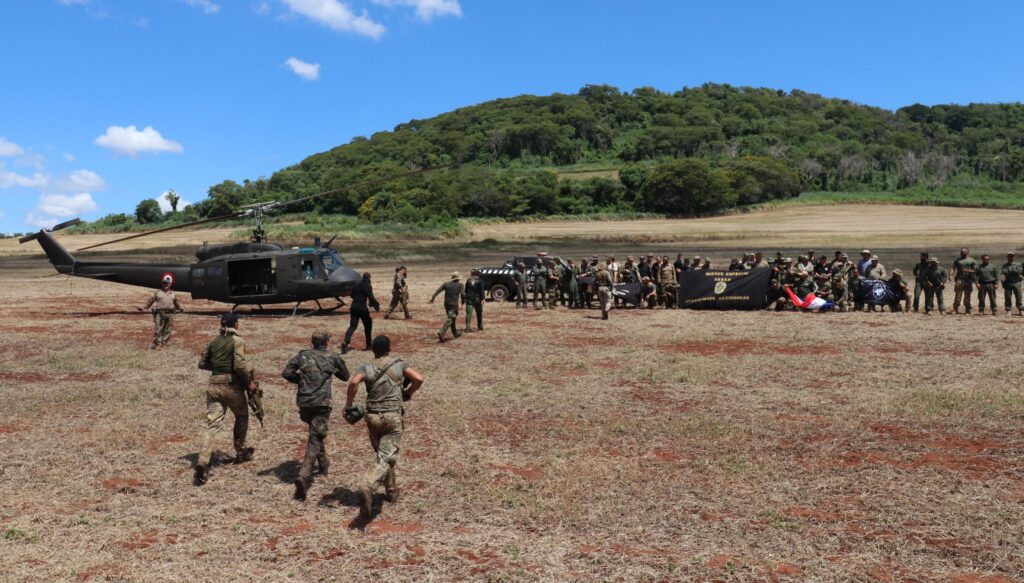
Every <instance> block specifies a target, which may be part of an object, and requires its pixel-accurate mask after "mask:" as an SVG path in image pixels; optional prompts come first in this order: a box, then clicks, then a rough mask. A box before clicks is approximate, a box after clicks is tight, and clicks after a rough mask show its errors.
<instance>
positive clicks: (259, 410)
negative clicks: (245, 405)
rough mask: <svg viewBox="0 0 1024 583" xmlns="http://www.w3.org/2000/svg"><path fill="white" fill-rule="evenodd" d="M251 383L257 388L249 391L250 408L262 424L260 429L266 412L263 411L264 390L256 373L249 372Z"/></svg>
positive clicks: (253, 371)
mask: <svg viewBox="0 0 1024 583" xmlns="http://www.w3.org/2000/svg"><path fill="white" fill-rule="evenodd" d="M249 383H250V384H251V385H252V386H254V387H255V388H253V389H251V390H249V398H248V399H247V400H248V401H249V408H250V409H252V413H253V415H255V416H256V419H257V420H259V422H260V427H263V416H264V414H265V411H264V409H263V389H262V388H261V387H260V382H259V381H258V380H257V379H256V371H255V370H251V371H249Z"/></svg>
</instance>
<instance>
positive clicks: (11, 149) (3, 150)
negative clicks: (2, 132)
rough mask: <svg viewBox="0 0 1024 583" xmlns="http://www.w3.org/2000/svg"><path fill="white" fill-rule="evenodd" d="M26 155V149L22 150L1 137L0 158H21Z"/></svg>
mask: <svg viewBox="0 0 1024 583" xmlns="http://www.w3.org/2000/svg"><path fill="white" fill-rule="evenodd" d="M24 153H25V148H22V147H21V146H19V145H18V144H15V143H14V142H12V141H10V140H8V139H7V138H4V137H0V156H21V155H22V154H24Z"/></svg>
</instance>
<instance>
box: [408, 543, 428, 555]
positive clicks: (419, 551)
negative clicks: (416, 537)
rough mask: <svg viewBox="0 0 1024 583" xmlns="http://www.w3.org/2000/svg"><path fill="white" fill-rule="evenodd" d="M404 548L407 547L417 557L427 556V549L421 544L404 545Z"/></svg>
mask: <svg viewBox="0 0 1024 583" xmlns="http://www.w3.org/2000/svg"><path fill="white" fill-rule="evenodd" d="M405 548H407V549H409V552H410V553H412V554H414V555H416V556H417V557H425V556H427V551H426V549H424V548H423V545H406V547H405Z"/></svg>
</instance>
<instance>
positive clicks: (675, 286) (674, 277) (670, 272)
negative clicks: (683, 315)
mask: <svg viewBox="0 0 1024 583" xmlns="http://www.w3.org/2000/svg"><path fill="white" fill-rule="evenodd" d="M661 292H662V295H663V300H664V302H665V307H666V308H675V307H676V296H677V295H678V293H679V275H678V274H677V273H676V268H675V265H673V264H672V263H670V262H669V260H668V255H666V256H665V257H664V258H662V262H661Z"/></svg>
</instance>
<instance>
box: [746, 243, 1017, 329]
mask: <svg viewBox="0 0 1024 583" xmlns="http://www.w3.org/2000/svg"><path fill="white" fill-rule="evenodd" d="M755 255H758V262H757V263H756V264H755V266H760V267H769V268H770V269H771V270H772V271H771V284H770V297H769V300H771V303H770V304H769V308H771V307H772V306H773V305H774V308H775V309H776V310H785V309H789V308H791V307H792V302H791V301H790V300H789V299H788V298H787V294H785V292H784V287H787V286H788V287H790V288H791V289H792V290H793V291H794V292H795V294H796V295H797V296H799V297H806V296H807V295H808V294H811V293H813V294H814V295H815V296H816V297H819V298H822V299H824V300H827V301H830V302H832V303H833V304H834V306H835V309H836V310H838V311H841V312H845V311H861V310H865V309H869V310H876V309H881V308H887V309H889V310H890V311H893V312H903V311H910V310H911V309H913V311H914V312H919V311H923V312H924V313H925V314H931V313H932V312H933V311H935V310H936V309H937V310H938V311H939V313H940V314H945V313H946V305H945V290H946V286H947V285H948V284H949V283H950V282H952V284H953V291H954V296H953V313H954V314H958V313H960V310H961V307H962V308H963V313H965V314H970V313H971V310H972V296H973V294H974V291H975V290H977V292H978V312H979V313H984V312H985V309H986V304H987V307H988V309H989V310H990V312H991V314H992V315H995V314H996V312H997V309H998V306H997V300H996V295H997V294H996V292H997V288H999V287H1000V286H1001V287H1002V289H1003V308H1004V311H1005V313H1006V314H1010V312H1011V310H1012V309H1016V312H1017V314H1018V315H1022V314H1024V311H1022V306H1021V279H1022V272H1024V267H1022V265H1021V264H1020V263H1018V262H1017V261H1016V253H1014V252H1013V251H1010V252H1008V253H1007V254H1006V262H1005V263H1003V264H1002V265H1001V266H997V265H996V264H994V263H992V262H991V257H990V256H989V255H982V256H981V260H980V261H979V260H977V259H975V258H974V257H971V254H970V249H968V248H967V247H963V248H961V249H960V254H959V256H957V257H956V258H955V259H954V260H953V261H952V263H951V264H950V267H949V269H948V270H947V269H946V267H945V266H943V264H942V262H941V261H939V258H938V257H935V256H933V255H931V254H930V253H928V252H921V254H920V258H919V260H918V262H917V263H916V264H915V265H914V267H913V270H912V272H911V276H912V277H913V290H912V291H911V282H910V281H909V280H908V278H906V277H905V276H904V274H903V271H902V270H899V269H893V270H892V271H891V272H890V271H888V270H887V269H886V268H885V265H883V264H882V263H880V262H879V258H878V256H877V255H874V254H872V253H871V251H870V250H868V249H864V250H863V251H861V254H860V259H858V260H857V261H851V259H850V257H849V256H848V255H847V254H846V253H844V252H842V251H836V252H835V254H834V256H833V257H832V258H831V259H830V258H829V257H827V256H825V255H820V256H815V254H814V251H813V250H812V251H808V252H807V253H806V254H804V255H801V256H800V257H799V258H798V260H797V261H796V262H794V261H793V260H792V258H790V257H783V255H782V252H779V253H777V254H776V258H775V260H774V261H773V262H771V263H765V262H764V260H763V259H760V257H759V254H755ZM734 261H735V260H734ZM743 265H744V264H743V263H742V262H741V264H740V267H739V268H740V269H742V268H744V267H743ZM865 280H880V281H885V282H888V284H889V286H890V288H891V289H893V290H894V292H895V293H894V294H893V296H892V301H891V302H890V303H889V304H887V305H885V306H881V307H879V306H875V305H870V306H869V305H866V304H865V303H863V301H861V300H860V299H858V297H857V295H856V294H855V293H853V292H854V290H856V289H857V286H858V285H859V284H860V282H861V281H865ZM922 296H923V297H924V302H922V301H921V298H922Z"/></svg>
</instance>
